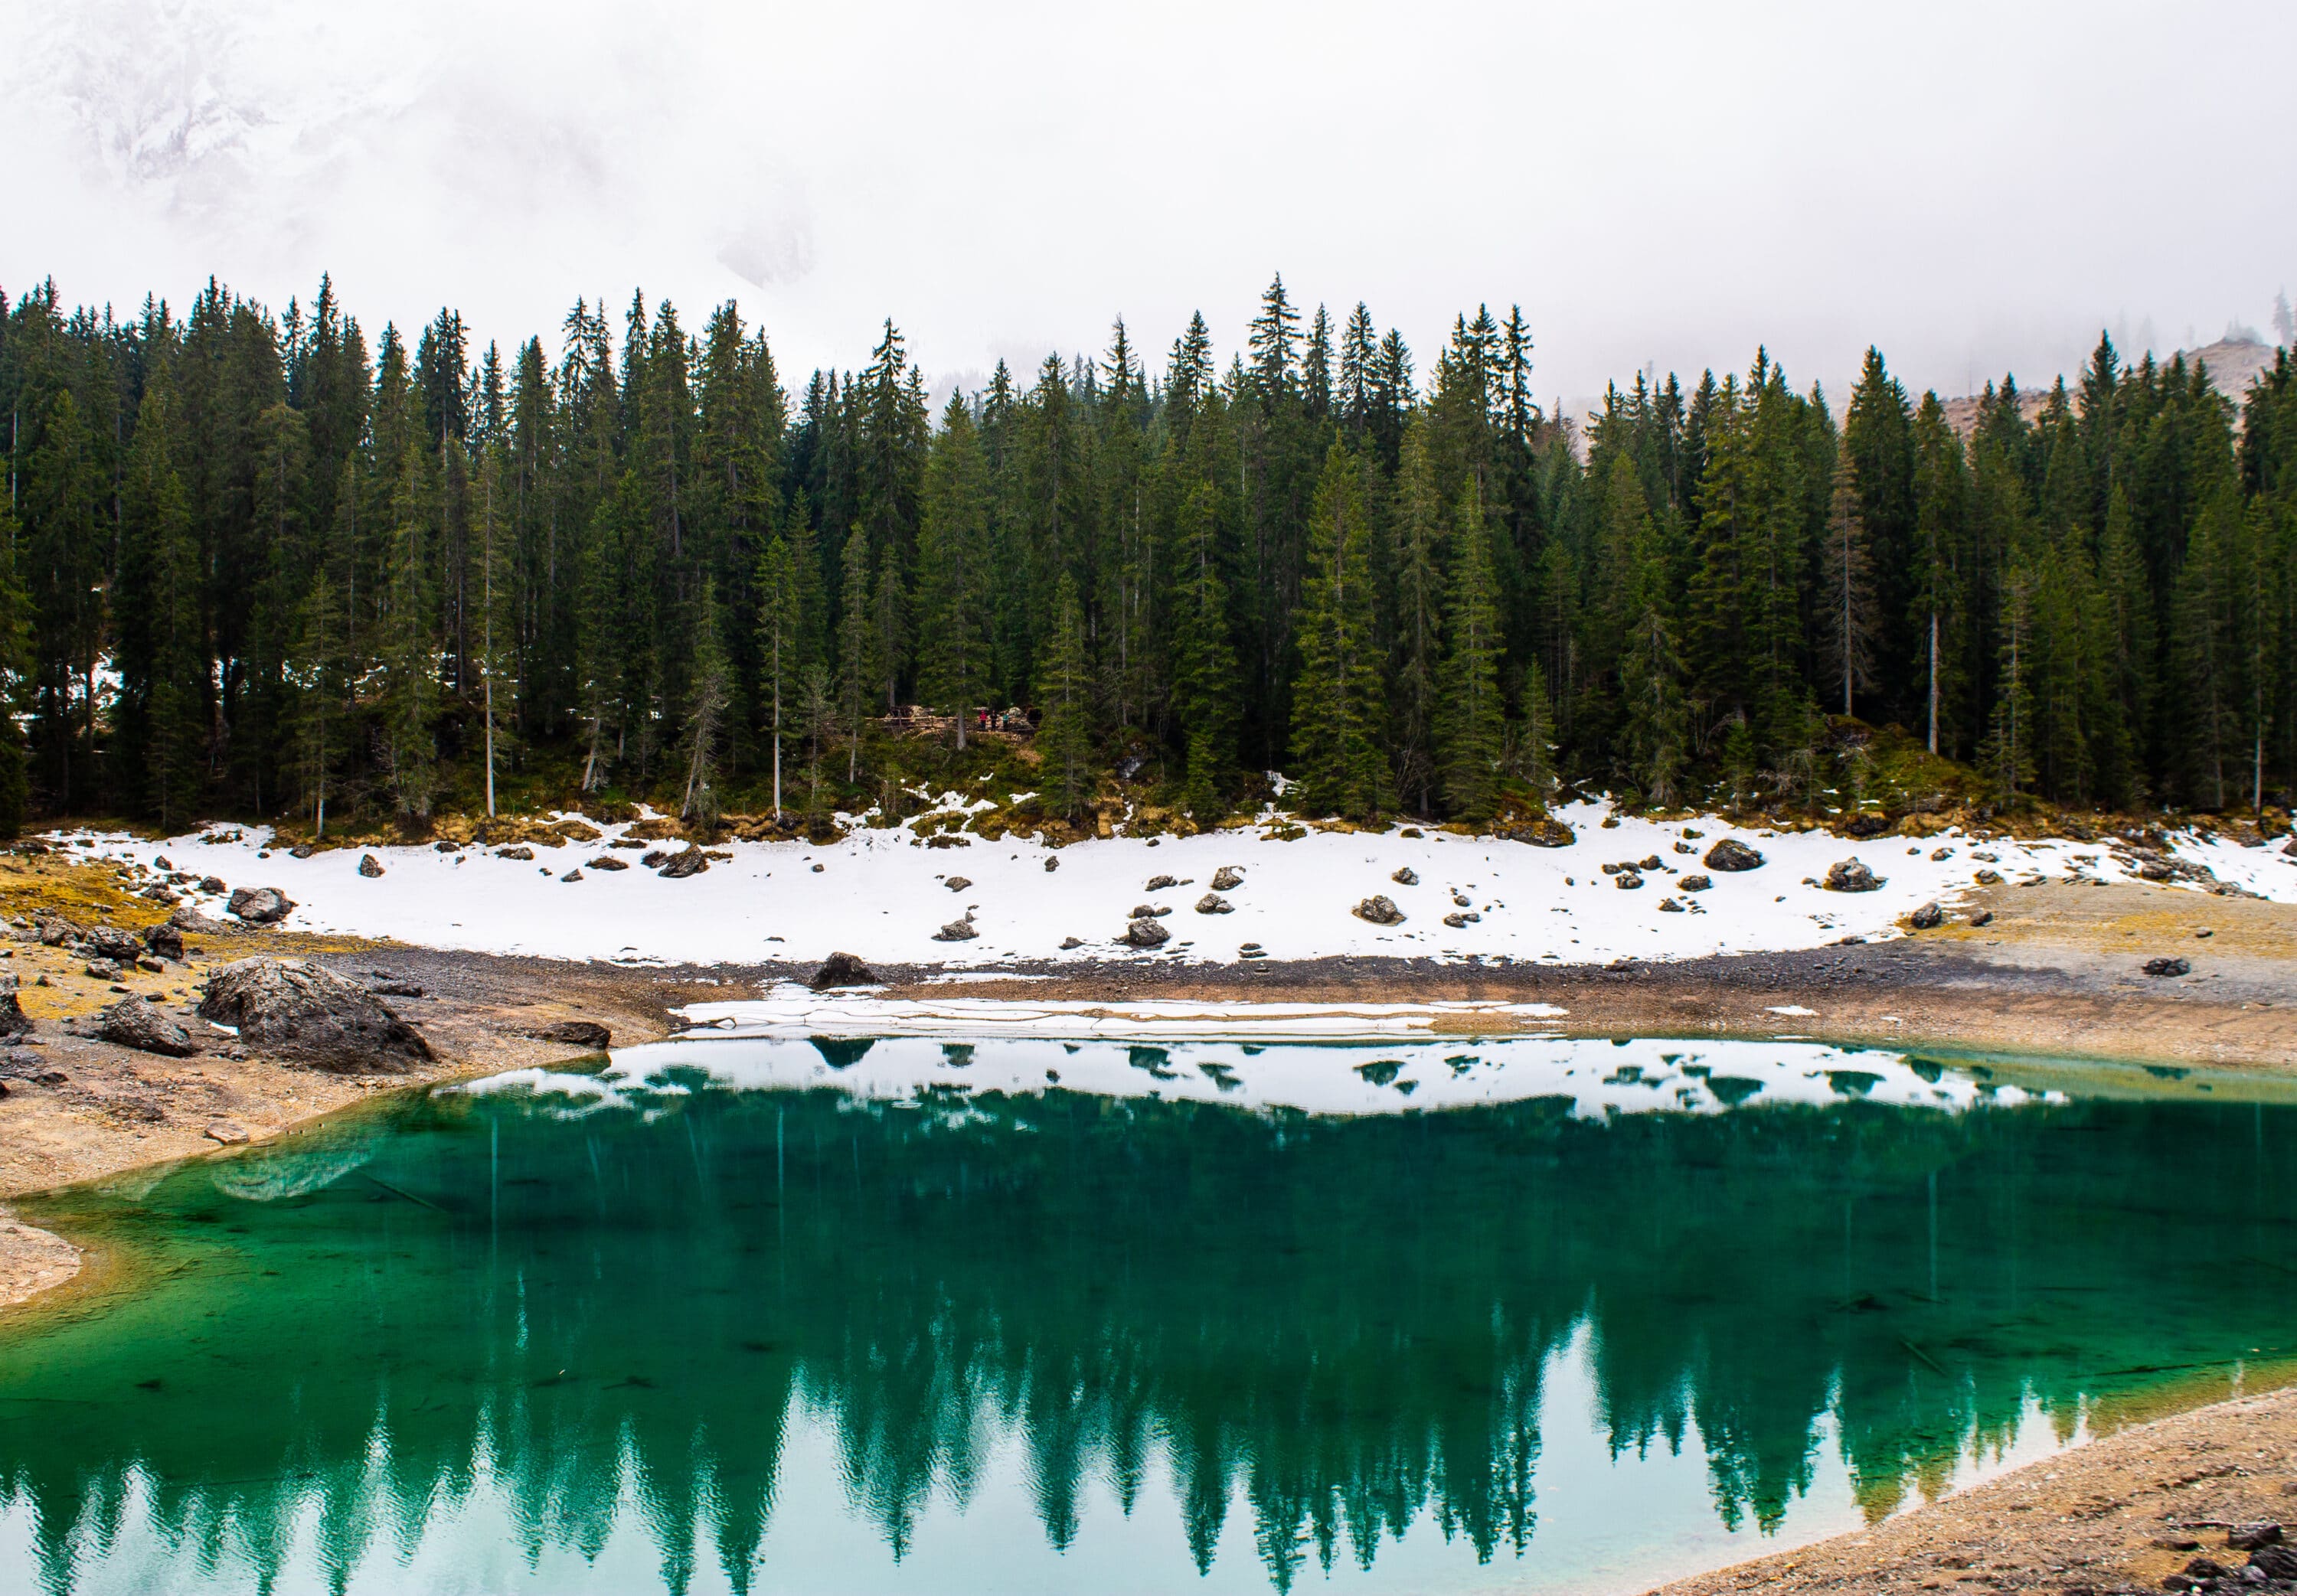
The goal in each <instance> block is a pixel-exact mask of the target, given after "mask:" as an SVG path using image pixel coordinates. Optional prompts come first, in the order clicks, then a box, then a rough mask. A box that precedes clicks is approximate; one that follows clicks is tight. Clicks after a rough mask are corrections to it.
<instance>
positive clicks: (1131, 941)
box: [1116, 915, 1173, 948]
mask: <svg viewBox="0 0 2297 1596" xmlns="http://www.w3.org/2000/svg"><path fill="white" fill-rule="evenodd" d="M1116 940H1117V941H1118V942H1123V943H1124V944H1126V945H1127V946H1128V947H1134V948H1161V947H1163V946H1164V945H1165V943H1166V942H1171V941H1172V940H1173V934H1172V933H1171V932H1169V931H1167V930H1165V928H1164V926H1160V925H1158V924H1157V921H1156V920H1155V919H1154V918H1153V917H1149V916H1146V915H1137V916H1135V917H1133V920H1132V924H1131V925H1129V926H1125V928H1124V935H1123V936H1120V937H1118V938H1117V939H1116Z"/></svg>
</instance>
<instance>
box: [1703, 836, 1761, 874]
mask: <svg viewBox="0 0 2297 1596" xmlns="http://www.w3.org/2000/svg"><path fill="white" fill-rule="evenodd" d="M1699 862H1700V864H1703V865H1705V866H1706V867H1707V868H1708V869H1710V870H1725V871H1730V872H1733V873H1735V872H1737V871H1740V870H1759V869H1761V868H1763V856H1762V855H1761V854H1759V853H1758V852H1756V851H1754V850H1753V849H1752V848H1750V847H1748V846H1747V844H1746V843H1742V842H1741V841H1740V840H1739V839H1738V838H1737V837H1725V838H1724V839H1723V840H1722V841H1721V842H1719V843H1716V844H1715V846H1713V847H1712V848H1709V849H1708V851H1707V857H1706V858H1705V859H1702V860H1700V861H1699Z"/></svg>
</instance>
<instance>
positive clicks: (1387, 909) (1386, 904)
mask: <svg viewBox="0 0 2297 1596" xmlns="http://www.w3.org/2000/svg"><path fill="white" fill-rule="evenodd" d="M1350 912H1351V913H1353V914H1354V916H1355V917H1356V918H1357V919H1359V920H1368V921H1370V922H1371V924H1372V925H1375V926H1401V925H1403V924H1404V911H1403V910H1402V909H1398V908H1396V906H1395V900H1394V899H1392V898H1388V897H1386V896H1374V897H1371V898H1366V899H1365V900H1364V901H1363V902H1361V903H1359V904H1357V905H1356V906H1355V908H1354V909H1353V910H1351V911H1350Z"/></svg>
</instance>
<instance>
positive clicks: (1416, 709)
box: [1388, 420, 1446, 813]
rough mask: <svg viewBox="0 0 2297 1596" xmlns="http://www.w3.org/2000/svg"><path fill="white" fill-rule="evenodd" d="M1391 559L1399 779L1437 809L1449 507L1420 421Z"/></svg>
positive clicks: (1422, 805)
mask: <svg viewBox="0 0 2297 1596" xmlns="http://www.w3.org/2000/svg"><path fill="white" fill-rule="evenodd" d="M1389 526H1390V529H1391V534H1392V538H1393V541H1394V545H1395V547H1394V549H1393V551H1392V553H1391V555H1390V556H1389V559H1388V578H1389V583H1390V591H1391V592H1392V593H1393V594H1394V613H1393V616H1392V618H1391V620H1390V621H1389V635H1390V636H1391V637H1392V638H1394V639H1395V646H1394V650H1393V655H1392V658H1391V661H1390V662H1389V667H1388V709H1389V712H1390V721H1391V736H1393V738H1394V741H1395V783H1396V787H1397V790H1398V791H1399V792H1401V793H1402V794H1404V797H1405V800H1406V802H1411V801H1412V800H1414V799H1416V800H1417V807H1418V809H1419V810H1420V812H1421V813H1427V812H1429V811H1430V810H1431V809H1432V800H1433V797H1434V793H1433V787H1434V785H1435V783H1436V780H1437V753H1436V720H1437V669H1438V666H1439V663H1440V662H1441V660H1442V657H1443V630H1444V612H1445V597H1444V565H1445V559H1446V550H1445V534H1444V506H1443V501H1442V498H1441V497H1440V493H1439V490H1438V489H1437V485H1436V468H1435V464H1434V462H1433V461H1432V460H1430V459H1429V458H1428V430H1427V426H1426V424H1424V423H1422V422H1420V421H1416V420H1415V421H1412V422H1411V423H1408V424H1406V425H1405V427H1404V440H1403V443H1402V445H1401V447H1400V450H1399V453H1398V457H1397V465H1396V473H1395V502H1394V507H1393V514H1391V515H1390V517H1389Z"/></svg>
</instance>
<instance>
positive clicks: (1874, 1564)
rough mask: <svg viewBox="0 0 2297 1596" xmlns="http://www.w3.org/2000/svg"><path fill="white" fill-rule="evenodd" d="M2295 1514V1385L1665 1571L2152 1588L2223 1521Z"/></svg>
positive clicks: (2017, 1586)
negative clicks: (1756, 1550) (1876, 1517)
mask: <svg viewBox="0 0 2297 1596" xmlns="http://www.w3.org/2000/svg"><path fill="white" fill-rule="evenodd" d="M2285 1519H2297V1390H2280V1391H2274V1392H2270V1393H2268V1394H2264V1395H2260V1396H2247V1397H2238V1398H2235V1399H2234V1400H2232V1401H2229V1402H2220V1403H2214V1404H2212V1405H2211V1406H2209V1407H2204V1408H2201V1409H2197V1410H2195V1411H2190V1412H2185V1413H2179V1414H2177V1415H2175V1416H2173V1417H2170V1418H2167V1419H2157V1420H2155V1421H2153V1423H2150V1424H2136V1425H2133V1426H2131V1427H2128V1428H2124V1429H2121V1430H2119V1431H2117V1432H2115V1433H2114V1434H2112V1435H2109V1436H2105V1437H2104V1439H2102V1440H2097V1441H2093V1442H2091V1443H2090V1444H2087V1445H2086V1446H2082V1447H2079V1448H2078V1449H2076V1450H2075V1451H2073V1452H2064V1453H2061V1454H2059V1455H2058V1456H2055V1457H2051V1458H2046V1459H2044V1460H2041V1461H2039V1462H2037V1463H2032V1464H2029V1465H2028V1466H2027V1467H2026V1468H2021V1469H2019V1470H2017V1471H2016V1472H2014V1473H2012V1474H2006V1475H2004V1476H2002V1477H2000V1478H1998V1479H1995V1480H1990V1481H1988V1483H1986V1484H1985V1485H1979V1486H1975V1487H1973V1488H1972V1489H1971V1490H1968V1491H1964V1492H1962V1493H1958V1494H1955V1495H1953V1496H1949V1497H1947V1498H1946V1499H1945V1500H1943V1501H1936V1502H1932V1503H1930V1504H1929V1505H1927V1506H1924V1507H1922V1508H1918V1509H1916V1510H1914V1511H1913V1512H1910V1513H1906V1514H1904V1515H1902V1516H1900V1517H1898V1518H1891V1519H1889V1520H1886V1521H1885V1522H1883V1523H1882V1524H1881V1525H1878V1526H1874V1527H1873V1528H1871V1529H1865V1530H1859V1531H1857V1532H1855V1533H1853V1534H1847V1535H1839V1536H1837V1537H1836V1538H1835V1539H1833V1540H1832V1541H1822V1542H1820V1543H1818V1544H1816V1545H1815V1546H1806V1547H1803V1548H1801V1549H1800V1550H1799V1551H1785V1552H1780V1553H1778V1554H1777V1555H1775V1556H1773V1557H1767V1558H1761V1559H1756V1560H1754V1561H1751V1562H1745V1563H1740V1564H1738V1565H1736V1566H1734V1567H1729V1568H1724V1569H1720V1570H1718V1571H1717V1572H1716V1573H1713V1574H1705V1575H1699V1576H1698V1577H1696V1578H1693V1579H1686V1580H1681V1581H1678V1582H1676V1583H1675V1584H1671V1585H1667V1586H1666V1587H1665V1588H1664V1593H1663V1596H1723V1592H1739V1591H1765V1592H1848V1591H1857V1592H1877V1593H1881V1592H1914V1591H1939V1590H1956V1589H1977V1590H1988V1591H2055V1592H2069V1593H2071V1592H2124V1591H2140V1590H2143V1591H2159V1590H2161V1579H2162V1576H2163V1575H2169V1574H2173V1573H2175V1572H2177V1571H2178V1570H2179V1569H2181V1568H2183V1567H2185V1565H2186V1562H2187V1560H2188V1559H2192V1558H2194V1557H2195V1556H2197V1555H2209V1556H2213V1557H2214V1558H2215V1559H2217V1560H2218V1561H2219V1562H2222V1563H2224V1564H2226V1565H2227V1567H2238V1566H2239V1565H2240V1564H2242V1563H2243V1562H2244V1561H2245V1560H2247V1559H2246V1554H2245V1553H2243V1552H2237V1551H2227V1550H2226V1532H2227V1526H2232V1525H2248V1524H2258V1523H2264V1522H2280V1521H2282V1520H2285Z"/></svg>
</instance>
